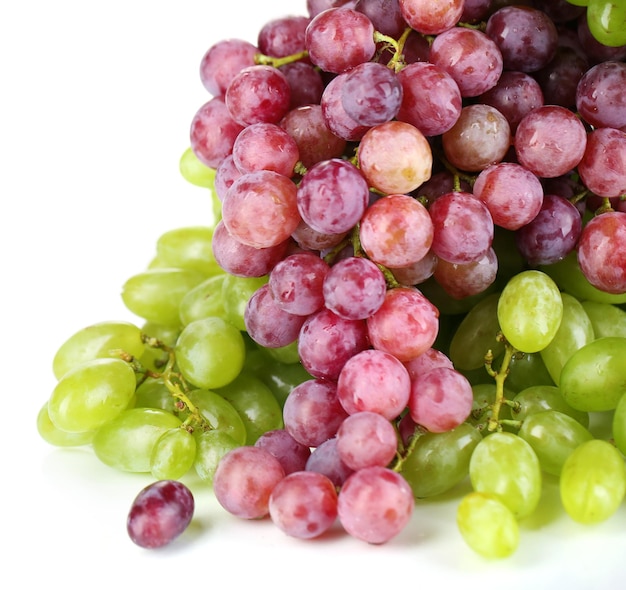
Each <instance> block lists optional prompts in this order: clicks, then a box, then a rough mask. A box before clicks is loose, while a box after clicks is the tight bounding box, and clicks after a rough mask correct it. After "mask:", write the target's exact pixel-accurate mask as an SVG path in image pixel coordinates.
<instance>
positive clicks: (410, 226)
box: [359, 194, 434, 268]
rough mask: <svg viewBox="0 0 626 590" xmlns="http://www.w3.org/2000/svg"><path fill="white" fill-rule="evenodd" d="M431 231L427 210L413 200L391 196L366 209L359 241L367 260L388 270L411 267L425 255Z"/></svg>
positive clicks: (429, 247)
mask: <svg viewBox="0 0 626 590" xmlns="http://www.w3.org/2000/svg"><path fill="white" fill-rule="evenodd" d="M433 236H434V228H433V222H432V219H431V217H430V215H429V213H428V210H427V209H426V208H425V207H424V206H423V205H422V204H421V203H420V202H419V201H418V200H417V199H414V198H413V197H410V196H408V195H404V194H391V195H387V196H385V197H383V198H381V199H378V200H377V201H376V202H375V203H373V204H372V205H370V207H368V208H367V210H366V211H365V213H364V215H363V217H362V218H361V223H360V227H359V238H360V240H361V246H362V247H363V249H364V250H365V252H366V254H367V255H368V257H369V258H370V259H371V260H373V261H374V262H377V263H378V264H382V265H383V266H386V267H389V268H402V267H406V266H408V265H411V264H414V263H416V262H418V261H420V260H422V258H424V256H426V254H427V253H428V252H429V250H430V249H431V245H432V242H433Z"/></svg>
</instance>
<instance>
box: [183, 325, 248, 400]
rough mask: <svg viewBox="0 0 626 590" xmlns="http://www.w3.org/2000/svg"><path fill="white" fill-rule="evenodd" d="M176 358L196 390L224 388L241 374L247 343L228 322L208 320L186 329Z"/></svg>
mask: <svg viewBox="0 0 626 590" xmlns="http://www.w3.org/2000/svg"><path fill="white" fill-rule="evenodd" d="M176 358H177V360H178V366H179V368H180V371H181V373H182V374H183V376H184V377H185V379H187V380H188V381H189V382H190V383H192V384H194V385H195V386H196V387H203V388H206V389H212V388H214V387H222V386H224V385H227V384H228V383H230V382H231V381H232V380H233V379H234V378H235V377H237V375H239V373H240V372H241V369H242V368H243V362H244V358H245V344H244V341H243V337H242V335H241V332H239V330H238V329H237V328H235V327H234V326H233V325H231V324H229V323H228V322H227V321H226V320H224V319H222V318H219V317H207V318H203V319H199V320H195V321H193V322H191V323H189V324H187V325H186V326H185V327H184V328H183V330H182V332H181V333H180V336H179V337H178V340H177V342H176Z"/></svg>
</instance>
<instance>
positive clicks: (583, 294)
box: [540, 251, 626, 304]
mask: <svg viewBox="0 0 626 590" xmlns="http://www.w3.org/2000/svg"><path fill="white" fill-rule="evenodd" d="M540 268H541V270H542V271H543V272H545V273H546V274H548V275H550V276H551V277H552V279H553V280H554V282H555V283H556V284H557V285H558V286H559V287H560V288H561V290H562V291H565V292H566V293H569V294H570V295H573V296H574V297H576V299H578V300H579V301H598V302H600V303H616V304H619V303H626V293H619V294H614V293H606V292H605V291H601V290H600V289H597V288H596V287H594V286H593V285H592V284H591V283H590V282H589V281H588V280H587V278H586V277H585V275H584V274H583V272H582V270H581V269H580V265H579V264H578V258H577V256H576V252H575V251H572V252H570V253H569V254H568V255H567V256H566V257H565V258H563V259H562V260H559V261H558V262H555V263H554V264H549V265H546V266H542V267H540Z"/></svg>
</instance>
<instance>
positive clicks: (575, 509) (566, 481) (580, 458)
mask: <svg viewBox="0 0 626 590" xmlns="http://www.w3.org/2000/svg"><path fill="white" fill-rule="evenodd" d="M559 489H560V494H561V501H562V503H563V507H564V508H565V511H566V512H567V513H568V514H569V515H570V516H571V517H572V519H573V520H575V521H577V522H580V523H583V524H595V523H599V522H602V521H604V520H606V519H607V518H609V517H610V516H611V515H613V514H614V513H615V511H616V510H617V509H618V508H619V506H620V505H621V504H622V502H623V501H624V495H625V494H626V469H625V467H624V457H623V456H622V454H621V453H620V452H619V450H618V449H616V448H615V447H614V446H613V445H612V444H611V443H609V442H608V441H605V440H601V439H593V440H590V441H587V442H585V443H583V444H582V445H580V446H579V447H578V448H577V449H575V450H574V451H573V452H572V453H571V454H570V456H569V457H568V458H567V460H566V461H565V463H564V465H563V469H562V470H561V477H560V479H559Z"/></svg>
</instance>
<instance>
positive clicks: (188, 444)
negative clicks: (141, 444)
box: [150, 428, 196, 479]
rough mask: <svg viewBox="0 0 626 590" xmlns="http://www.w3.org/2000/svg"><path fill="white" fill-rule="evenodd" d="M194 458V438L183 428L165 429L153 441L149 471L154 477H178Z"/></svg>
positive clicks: (187, 468)
mask: <svg viewBox="0 0 626 590" xmlns="http://www.w3.org/2000/svg"><path fill="white" fill-rule="evenodd" d="M195 459H196V439H195V438H194V436H193V435H192V434H191V433H190V432H189V431H187V430H185V429H184V428H172V429H170V430H166V431H165V432H164V433H163V434H162V435H161V436H160V437H159V438H158V439H157V441H156V442H155V444H154V447H153V449H152V455H151V456H150V473H152V475H153V477H154V478H155V479H180V478H181V477H182V476H183V475H185V473H187V472H188V471H189V470H190V469H191V468H192V467H193V464H194V461H195Z"/></svg>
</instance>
